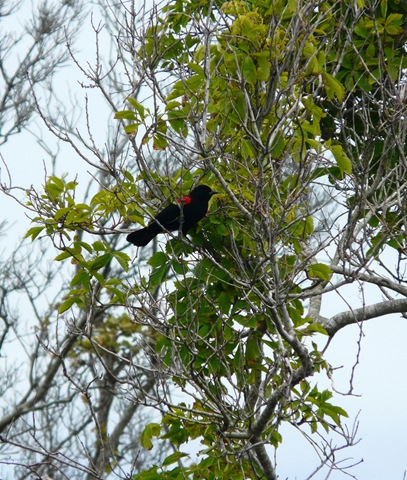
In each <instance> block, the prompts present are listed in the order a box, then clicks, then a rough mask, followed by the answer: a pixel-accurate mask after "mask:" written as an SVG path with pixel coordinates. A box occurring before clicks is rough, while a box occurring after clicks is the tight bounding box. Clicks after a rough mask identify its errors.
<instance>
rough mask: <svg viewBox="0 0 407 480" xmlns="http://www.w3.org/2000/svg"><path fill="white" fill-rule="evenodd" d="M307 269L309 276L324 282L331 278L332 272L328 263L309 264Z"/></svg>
mask: <svg viewBox="0 0 407 480" xmlns="http://www.w3.org/2000/svg"><path fill="white" fill-rule="evenodd" d="M307 271H308V276H309V277H310V278H319V279H321V280H324V281H325V282H328V281H329V280H330V279H331V276H332V273H333V272H332V270H331V269H330V268H329V267H328V265H324V264H323V263H314V264H312V265H309V266H308V267H307Z"/></svg>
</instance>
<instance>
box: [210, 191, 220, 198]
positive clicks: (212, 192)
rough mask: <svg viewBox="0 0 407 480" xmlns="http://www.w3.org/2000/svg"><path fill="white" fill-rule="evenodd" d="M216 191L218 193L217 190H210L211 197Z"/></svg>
mask: <svg viewBox="0 0 407 480" xmlns="http://www.w3.org/2000/svg"><path fill="white" fill-rule="evenodd" d="M217 193H219V192H216V191H215V190H211V197H212V195H216V194H217Z"/></svg>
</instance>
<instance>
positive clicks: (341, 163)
mask: <svg viewBox="0 0 407 480" xmlns="http://www.w3.org/2000/svg"><path fill="white" fill-rule="evenodd" d="M331 152H332V154H333V156H334V157H335V160H336V164H337V165H338V168H339V170H340V171H341V173H342V174H344V173H347V174H348V175H350V174H351V173H352V162H351V161H350V159H349V158H348V157H347V155H346V154H345V152H344V151H343V148H342V145H332V146H331Z"/></svg>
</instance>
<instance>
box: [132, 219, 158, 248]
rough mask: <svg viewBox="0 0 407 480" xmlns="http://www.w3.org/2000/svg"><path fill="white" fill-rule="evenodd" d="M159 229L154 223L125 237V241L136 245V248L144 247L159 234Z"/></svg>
mask: <svg viewBox="0 0 407 480" xmlns="http://www.w3.org/2000/svg"><path fill="white" fill-rule="evenodd" d="M161 231H162V230H161V228H160V226H159V225H157V224H156V223H152V224H151V225H149V226H148V227H145V228H142V229H141V230H136V231H135V232H131V233H129V234H128V235H127V241H128V242H130V243H132V244H133V245H136V247H145V246H146V245H147V244H148V243H150V242H151V240H152V239H153V238H154V237H155V236H156V235H158V234H159V233H161Z"/></svg>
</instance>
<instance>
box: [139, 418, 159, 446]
mask: <svg viewBox="0 0 407 480" xmlns="http://www.w3.org/2000/svg"><path fill="white" fill-rule="evenodd" d="M160 433H161V425H159V424H158V423H150V424H148V425H146V427H145V428H144V430H143V432H142V433H141V435H140V444H141V446H142V447H144V448H146V449H147V450H151V449H152V448H153V443H152V441H151V439H152V437H158V435H160Z"/></svg>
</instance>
